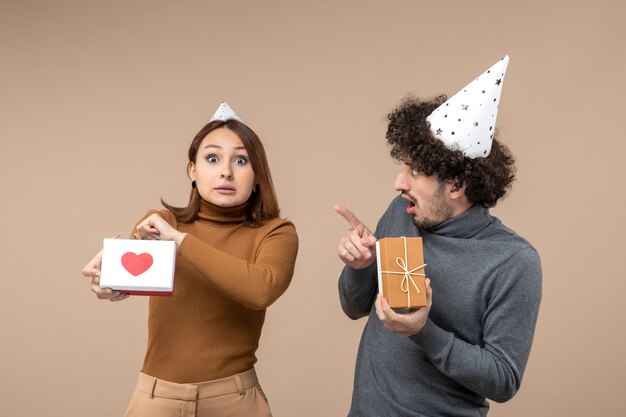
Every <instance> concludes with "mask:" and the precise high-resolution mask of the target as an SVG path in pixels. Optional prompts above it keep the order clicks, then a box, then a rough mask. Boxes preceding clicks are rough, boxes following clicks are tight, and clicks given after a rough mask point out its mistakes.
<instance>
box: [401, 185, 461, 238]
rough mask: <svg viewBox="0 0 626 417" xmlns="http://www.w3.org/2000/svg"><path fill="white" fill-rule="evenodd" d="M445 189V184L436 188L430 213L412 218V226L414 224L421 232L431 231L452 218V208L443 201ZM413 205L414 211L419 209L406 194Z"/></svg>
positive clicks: (414, 201) (415, 202) (415, 201)
mask: <svg viewBox="0 0 626 417" xmlns="http://www.w3.org/2000/svg"><path fill="white" fill-rule="evenodd" d="M444 189H445V183H440V184H439V187H438V188H437V192H436V193H435V195H434V198H433V205H432V207H431V209H430V213H427V214H426V216H427V217H426V216H425V217H420V218H417V217H416V216H413V219H412V220H413V224H415V225H416V226H417V227H418V228H419V229H421V230H431V229H432V228H434V227H435V226H438V225H440V224H441V223H443V222H445V221H446V220H448V219H449V218H451V217H452V207H451V206H450V205H448V204H446V201H445V200H444V199H443V192H444ZM407 195H408V196H409V198H410V199H411V201H413V204H415V209H416V212H417V209H418V208H420V206H419V204H418V203H417V200H416V199H415V198H414V197H413V196H412V195H411V194H409V193H407Z"/></svg>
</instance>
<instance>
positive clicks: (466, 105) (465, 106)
mask: <svg viewBox="0 0 626 417" xmlns="http://www.w3.org/2000/svg"><path fill="white" fill-rule="evenodd" d="M468 107H469V105H468V104H461V108H462V109H463V110H467V108H468Z"/></svg>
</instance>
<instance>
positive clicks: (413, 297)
mask: <svg viewBox="0 0 626 417" xmlns="http://www.w3.org/2000/svg"><path fill="white" fill-rule="evenodd" d="M376 262H377V264H378V292H380V293H382V294H383V296H384V297H385V299H386V300H387V302H388V303H389V306H390V307H391V308H409V309H417V308H420V307H426V276H425V275H424V267H425V266H426V264H425V263H424V251H423V248H422V238H421V237H387V238H382V239H380V240H378V241H377V242H376Z"/></svg>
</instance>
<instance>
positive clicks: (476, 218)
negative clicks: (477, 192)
mask: <svg viewBox="0 0 626 417" xmlns="http://www.w3.org/2000/svg"><path fill="white" fill-rule="evenodd" d="M493 221H494V218H493V217H492V216H491V215H490V214H489V210H488V209H487V208H486V207H483V206H481V205H478V204H474V205H473V206H472V207H470V208H469V209H467V210H466V211H464V212H463V213H461V214H459V215H458V216H455V217H452V218H451V219H448V220H446V221H445V222H443V223H440V224H438V225H437V226H435V227H433V228H432V229H431V230H429V232H430V233H432V234H435V235H442V236H449V237H456V238H461V239H468V238H471V237H472V236H475V235H476V234H477V233H478V232H480V231H481V230H483V229H484V228H485V227H487V226H488V225H490V224H491V223H492V222H493Z"/></svg>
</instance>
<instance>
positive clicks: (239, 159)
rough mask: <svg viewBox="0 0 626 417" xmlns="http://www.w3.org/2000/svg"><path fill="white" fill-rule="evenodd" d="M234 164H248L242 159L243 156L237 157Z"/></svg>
mask: <svg viewBox="0 0 626 417" xmlns="http://www.w3.org/2000/svg"><path fill="white" fill-rule="evenodd" d="M235 163H236V164H238V165H245V164H247V163H248V160H247V159H246V158H244V157H243V156H239V157H237V158H235Z"/></svg>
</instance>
